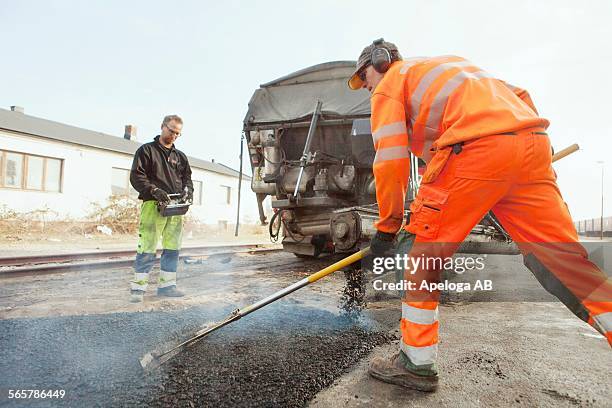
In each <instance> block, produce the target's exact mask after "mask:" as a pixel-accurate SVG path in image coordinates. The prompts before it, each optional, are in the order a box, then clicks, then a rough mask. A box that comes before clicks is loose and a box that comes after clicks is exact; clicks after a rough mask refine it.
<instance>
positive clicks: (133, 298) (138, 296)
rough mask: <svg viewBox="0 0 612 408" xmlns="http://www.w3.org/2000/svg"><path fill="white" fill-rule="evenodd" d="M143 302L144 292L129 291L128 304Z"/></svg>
mask: <svg viewBox="0 0 612 408" xmlns="http://www.w3.org/2000/svg"><path fill="white" fill-rule="evenodd" d="M143 300H144V292H143V291H142V290H131V291H130V303H142V301H143Z"/></svg>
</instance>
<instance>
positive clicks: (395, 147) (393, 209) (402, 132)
mask: <svg viewBox="0 0 612 408" xmlns="http://www.w3.org/2000/svg"><path fill="white" fill-rule="evenodd" d="M371 105H372V117H371V123H372V139H373V141H374V149H375V150H376V156H375V158H374V166H373V170H374V177H375V179H376V201H377V202H378V208H379V213H380V219H379V220H378V222H377V223H376V224H375V226H376V229H378V230H379V231H382V232H387V233H393V234H394V233H396V232H397V231H398V230H399V229H400V227H401V226H402V222H403V220H404V199H405V197H406V189H407V187H408V178H409V177H410V155H409V150H408V133H407V130H406V114H405V111H404V105H403V104H402V103H400V102H399V101H397V100H395V99H393V98H390V97H388V96H386V95H384V94H374V95H373V96H372V98H371Z"/></svg>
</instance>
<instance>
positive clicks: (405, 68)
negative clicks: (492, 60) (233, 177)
mask: <svg viewBox="0 0 612 408" xmlns="http://www.w3.org/2000/svg"><path fill="white" fill-rule="evenodd" d="M371 105H372V117H371V123H372V138H373V141H374V146H375V150H376V157H375V160H374V166H373V170H374V175H375V177H376V196H377V201H378V204H379V210H380V220H379V221H378V223H377V224H376V227H377V229H378V230H380V231H383V232H388V233H395V232H397V231H398V229H399V228H400V227H401V225H402V221H403V210H404V198H405V194H406V188H407V183H408V178H409V174H410V162H409V156H408V153H409V151H411V152H413V153H414V154H415V155H416V156H418V157H420V158H422V159H423V160H425V162H426V163H427V167H426V170H425V173H424V175H423V180H422V185H421V188H420V189H419V192H418V194H417V197H416V199H415V201H414V202H413V203H412V205H411V208H410V209H411V212H412V215H411V219H410V224H409V225H407V226H406V227H405V229H406V231H408V232H410V233H412V234H416V239H415V240H414V245H413V247H412V250H411V251H410V254H411V255H412V256H418V255H421V254H426V256H434V257H441V258H445V257H448V256H451V255H452V254H453V253H454V252H455V250H456V249H457V247H458V246H459V244H460V243H461V242H462V241H463V240H464V239H465V237H466V236H467V235H468V234H469V232H470V231H471V229H472V228H473V227H474V225H476V224H477V223H478V222H479V221H480V220H481V219H482V218H483V216H484V215H485V214H486V213H487V211H489V210H491V209H492V210H493V212H494V213H495V215H496V216H497V218H498V219H499V221H500V222H501V224H502V225H503V226H504V228H505V229H506V231H508V233H509V234H510V236H511V237H512V239H513V240H514V241H515V242H516V243H517V245H518V246H519V248H520V250H521V252H522V253H523V255H524V256H525V265H527V267H528V268H529V269H530V270H531V271H532V272H533V273H534V275H535V276H536V278H537V279H538V280H539V281H540V283H541V284H542V285H543V286H544V287H545V288H546V289H547V290H548V291H549V292H551V293H552V294H554V295H555V296H557V297H558V298H559V299H560V300H561V301H562V302H563V303H564V304H565V305H566V306H567V307H568V308H570V310H572V312H574V313H575V314H576V315H577V316H578V317H580V318H581V319H583V320H585V321H587V322H588V323H589V324H591V325H593V326H594V327H595V328H596V329H597V330H599V331H600V332H601V333H602V334H604V335H605V336H606V337H607V339H608V341H609V342H611V344H612V338H611V335H610V332H611V330H612V328H611V327H610V321H611V320H612V319H610V316H611V314H610V312H612V287H611V282H610V280H609V279H608V278H607V277H606V275H605V274H604V273H602V272H601V271H600V270H599V269H598V268H597V267H596V266H595V265H594V264H593V263H591V262H590V261H589V260H588V259H587V255H586V251H585V250H584V248H583V247H582V246H581V245H580V244H579V243H578V237H577V234H576V230H575V228H574V225H573V223H572V220H571V217H570V214H569V211H568V209H567V206H566V204H565V203H564V201H563V199H562V197H561V193H560V191H559V189H558V187H557V185H556V177H555V174H554V171H553V169H552V166H551V147H550V141H549V139H548V136H547V135H546V133H545V128H546V127H547V126H548V121H547V120H546V119H542V118H539V117H538V115H537V111H536V109H535V107H534V106H533V103H532V101H531V98H530V97H529V94H528V93H527V92H526V91H524V90H522V89H520V88H516V87H513V86H510V85H508V84H505V83H504V82H502V81H500V80H497V79H494V78H492V77H491V76H490V75H489V74H487V73H486V72H484V71H482V70H480V69H479V68H477V67H475V66H474V65H472V64H471V63H469V62H468V61H466V60H464V59H462V58H459V57H439V58H431V59H422V58H417V59H409V60H404V61H397V62H394V63H393V64H392V65H391V67H390V69H389V71H388V72H387V73H386V74H385V76H384V77H383V78H382V80H381V82H380V83H379V84H378V85H377V87H376V89H375V90H374V92H373V94H372V97H371ZM459 142H463V143H464V144H463V146H462V151H461V153H460V154H457V155H456V154H451V153H452V148H451V146H452V145H454V144H456V143H459ZM439 273H440V271H439V270H429V271H428V270H423V269H421V270H419V271H417V273H416V274H414V275H412V274H409V273H406V274H405V276H404V278H405V279H406V280H408V281H415V283H416V284H417V287H419V285H420V281H421V280H423V279H425V280H428V281H438V279H439ZM438 297H439V292H436V291H434V292H433V293H431V292H427V293H420V292H419V291H406V293H405V297H404V301H403V303H402V305H403V307H402V321H401V324H400V329H401V332H402V342H401V349H402V351H403V352H404V353H405V354H406V355H407V356H408V357H409V358H410V359H411V361H412V363H413V364H414V365H416V366H421V365H422V366H426V365H429V364H433V363H434V362H435V359H436V353H437V343H438V319H437V304H438Z"/></svg>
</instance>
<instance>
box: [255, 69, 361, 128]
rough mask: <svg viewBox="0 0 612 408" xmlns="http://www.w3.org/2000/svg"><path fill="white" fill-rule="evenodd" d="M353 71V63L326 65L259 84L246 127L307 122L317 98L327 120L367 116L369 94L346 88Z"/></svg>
mask: <svg viewBox="0 0 612 408" xmlns="http://www.w3.org/2000/svg"><path fill="white" fill-rule="evenodd" d="M354 69H355V61H334V62H326V63H323V64H318V65H314V66H312V67H309V68H305V69H302V70H300V71H297V72H294V73H293V74H289V75H287V76H284V77H282V78H279V79H276V80H274V81H272V82H268V83H266V84H263V85H261V86H260V88H259V89H257V90H256V91H255V93H254V94H253V97H252V98H251V101H250V102H249V110H248V112H247V114H246V116H245V118H244V125H245V128H246V129H248V128H250V127H251V126H257V125H261V124H266V123H279V122H295V121H299V120H300V119H307V118H308V117H309V116H310V115H312V112H313V110H314V107H315V104H316V101H317V99H318V100H320V101H321V102H323V105H322V108H321V112H322V114H323V116H324V117H325V118H326V119H332V118H342V119H349V118H359V117H368V116H369V115H370V94H369V92H368V91H367V90H365V89H360V90H358V91H352V90H350V89H349V87H348V86H347V80H348V78H349V77H350V76H351V74H352V73H353V70H354Z"/></svg>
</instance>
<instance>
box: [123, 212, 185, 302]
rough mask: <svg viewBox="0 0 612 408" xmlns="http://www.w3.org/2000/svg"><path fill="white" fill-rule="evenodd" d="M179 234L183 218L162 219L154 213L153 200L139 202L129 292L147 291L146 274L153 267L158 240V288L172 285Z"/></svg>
mask: <svg viewBox="0 0 612 408" xmlns="http://www.w3.org/2000/svg"><path fill="white" fill-rule="evenodd" d="M182 234H183V216H182V215H173V216H170V217H163V216H161V215H160V214H159V212H158V211H157V201H155V200H149V201H145V202H143V203H142V206H141V210H140V225H139V228H138V237H139V238H138V250H137V251H136V252H137V254H136V260H135V262H134V280H133V281H132V282H131V289H132V290H142V291H145V290H146V289H147V285H148V283H149V272H150V271H151V269H152V268H153V265H154V264H155V253H156V251H157V243H158V242H159V239H160V237H161V238H162V248H163V251H162V255H161V260H160V273H159V286H158V287H160V288H165V287H170V286H175V285H176V270H177V266H178V255H179V249H180V247H181V240H182Z"/></svg>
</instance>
